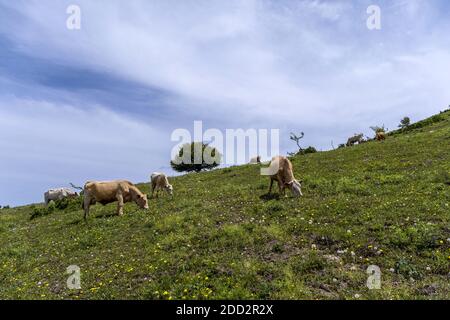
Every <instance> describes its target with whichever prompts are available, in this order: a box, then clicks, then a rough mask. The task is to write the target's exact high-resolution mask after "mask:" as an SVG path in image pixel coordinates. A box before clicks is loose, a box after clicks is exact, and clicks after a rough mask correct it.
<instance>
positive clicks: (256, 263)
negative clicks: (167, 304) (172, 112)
mask: <svg viewBox="0 0 450 320" xmlns="http://www.w3.org/2000/svg"><path fill="white" fill-rule="evenodd" d="M438 117H439V118H440V119H438V120H437V121H435V120H433V121H424V122H423V123H422V125H416V127H414V128H412V129H411V130H406V131H404V132H396V133H395V134H393V135H390V136H388V138H387V140H386V141H384V142H375V141H373V142H368V143H365V144H362V145H359V146H355V147H351V148H343V149H338V150H335V151H330V152H322V153H316V154H310V155H306V156H299V157H296V158H293V159H292V161H293V164H294V169H295V173H296V176H297V178H299V179H302V180H304V184H303V193H304V197H302V198H301V199H294V198H291V197H289V198H278V197H276V196H272V197H269V196H267V195H266V193H267V189H268V185H269V179H268V178H267V177H263V176H260V175H259V167H258V166H257V165H246V166H240V167H234V168H227V169H222V170H216V171H213V172H207V173H199V174H189V175H186V176H182V177H177V178H173V179H172V182H173V185H174V189H175V196H174V198H173V199H171V198H168V197H163V198H160V199H156V200H154V199H152V200H151V202H150V209H151V211H150V212H146V211H142V210H139V209H138V208H137V206H136V205H135V204H127V205H126V207H125V215H124V216H122V217H118V216H115V215H114V212H115V205H108V206H105V207H102V206H100V205H97V206H95V207H93V210H92V211H91V213H92V214H91V217H90V219H89V221H88V224H86V223H85V222H84V221H83V220H82V215H83V213H82V211H81V208H78V204H77V205H76V206H75V207H73V208H72V207H70V206H69V208H66V209H65V210H58V209H56V210H55V211H54V212H53V213H51V214H49V215H45V216H36V217H35V218H34V219H33V220H30V216H31V215H32V214H33V212H34V213H36V212H37V213H40V211H39V206H38V207H31V206H27V207H21V208H13V209H4V210H0V243H1V247H0V298H2V299H5V298H7V299H12V298H19V299H25V298H32V299H53V298H55V299H135V298H136V299H192V298H194V299H216V298H225V299H243V298H246V299H247V298H248V299H336V298H345V299H354V298H360V299H382V298H384V299H390V298H393V299H406V298H409V299H416V298H418V299H429V298H431V299H444V298H445V299H448V298H450V285H449V283H450V275H449V272H450V208H449V203H450V192H449V191H450V190H449V188H450V186H449V184H450V147H449V146H450V113H449V112H446V113H443V114H441V115H439V116H438ZM149 171H151V168H149ZM141 187H142V188H143V189H144V190H145V191H146V192H148V191H149V190H148V189H149V187H148V185H143V186H141ZM24 189H25V188H24ZM274 190H275V191H276V188H274ZM24 192H25V190H24ZM372 264H374V265H377V266H379V267H380V268H381V271H382V277H381V281H382V283H381V285H382V288H381V290H369V289H367V287H366V280H367V274H366V269H367V267H368V266H369V265H372ZM69 265H78V266H79V267H80V268H81V285H82V289H81V290H80V291H77V290H68V289H66V279H67V277H68V275H67V274H65V271H66V268H67V267H68V266H69Z"/></svg>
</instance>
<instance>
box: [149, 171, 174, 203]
mask: <svg viewBox="0 0 450 320" xmlns="http://www.w3.org/2000/svg"><path fill="white" fill-rule="evenodd" d="M150 181H151V185H152V198H153V193H154V192H155V191H156V197H158V193H159V190H166V192H167V193H168V194H170V195H171V196H172V195H173V187H172V185H171V184H170V183H169V180H168V179H167V176H166V175H165V174H164V173H161V172H153V173H152V175H151V177H150Z"/></svg>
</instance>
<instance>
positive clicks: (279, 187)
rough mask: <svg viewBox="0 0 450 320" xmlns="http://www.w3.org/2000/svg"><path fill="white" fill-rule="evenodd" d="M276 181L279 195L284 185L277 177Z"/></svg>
mask: <svg viewBox="0 0 450 320" xmlns="http://www.w3.org/2000/svg"><path fill="white" fill-rule="evenodd" d="M277 181H278V192H279V193H280V195H281V193H282V192H283V190H284V183H283V180H281V177H277Z"/></svg>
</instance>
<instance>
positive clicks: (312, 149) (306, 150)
mask: <svg viewBox="0 0 450 320" xmlns="http://www.w3.org/2000/svg"><path fill="white" fill-rule="evenodd" d="M316 152H317V150H316V148H314V147H312V146H309V147H308V148H306V149H302V150H300V151H299V152H298V154H308V153H316Z"/></svg>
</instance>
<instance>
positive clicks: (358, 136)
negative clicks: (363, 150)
mask: <svg viewBox="0 0 450 320" xmlns="http://www.w3.org/2000/svg"><path fill="white" fill-rule="evenodd" d="M363 136H364V135H363V134H362V133H360V134H355V135H354V136H353V137H350V138H348V140H347V144H346V146H347V147H351V146H353V145H354V144H355V143H358V144H360V143H362V141H363Z"/></svg>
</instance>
